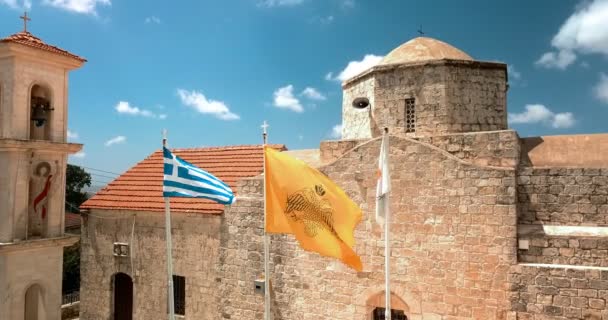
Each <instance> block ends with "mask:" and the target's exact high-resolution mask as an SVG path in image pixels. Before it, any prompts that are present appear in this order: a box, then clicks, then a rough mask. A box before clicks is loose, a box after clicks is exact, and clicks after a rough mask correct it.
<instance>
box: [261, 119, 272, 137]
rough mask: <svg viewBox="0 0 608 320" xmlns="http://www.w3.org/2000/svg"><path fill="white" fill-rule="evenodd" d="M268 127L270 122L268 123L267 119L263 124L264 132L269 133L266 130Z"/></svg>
mask: <svg viewBox="0 0 608 320" xmlns="http://www.w3.org/2000/svg"><path fill="white" fill-rule="evenodd" d="M268 127H270V126H269V125H268V123H266V120H264V124H262V125H261V128H262V129H263V130H264V134H266V133H268V132H266V129H268Z"/></svg>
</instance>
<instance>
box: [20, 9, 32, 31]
mask: <svg viewBox="0 0 608 320" xmlns="http://www.w3.org/2000/svg"><path fill="white" fill-rule="evenodd" d="M19 18H20V19H22V20H23V31H25V32H27V22H28V21H30V20H32V19H30V18H29V17H28V16H27V11H25V12H24V13H23V15H22V16H21V17H19Z"/></svg>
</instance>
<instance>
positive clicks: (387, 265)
mask: <svg viewBox="0 0 608 320" xmlns="http://www.w3.org/2000/svg"><path fill="white" fill-rule="evenodd" d="M382 138H383V139H385V140H384V141H385V143H386V149H387V150H386V157H387V159H386V162H387V163H388V161H389V159H388V157H389V154H390V148H389V144H388V142H389V141H388V140H389V137H388V127H385V128H384V136H383V137H382ZM388 165H390V164H388ZM389 179H390V177H389ZM390 193H391V192H390V190H389V191H388V192H387V193H386V194H385V195H384V196H385V197H386V199H385V206H384V240H385V241H386V243H385V244H384V276H385V280H384V281H385V282H386V288H385V290H384V291H385V294H386V296H385V299H386V306H385V310H384V315H385V316H384V319H386V320H391V318H392V314H391V281H390V279H391V274H390V263H391V261H390V255H391V247H390V216H391V210H390V198H389V197H390Z"/></svg>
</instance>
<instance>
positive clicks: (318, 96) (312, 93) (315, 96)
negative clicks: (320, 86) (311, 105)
mask: <svg viewBox="0 0 608 320" xmlns="http://www.w3.org/2000/svg"><path fill="white" fill-rule="evenodd" d="M300 95H301V96H304V97H306V98H308V99H311V100H319V101H323V100H327V97H325V96H324V95H323V94H322V93H321V92H319V91H318V90H317V89H315V88H313V87H306V89H304V90H303V91H302V93H300Z"/></svg>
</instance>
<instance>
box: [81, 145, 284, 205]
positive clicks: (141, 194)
mask: <svg viewBox="0 0 608 320" xmlns="http://www.w3.org/2000/svg"><path fill="white" fill-rule="evenodd" d="M272 147H273V148H275V149H278V150H286V148H285V146H284V145H272ZM172 152H173V153H175V154H176V155H177V156H179V157H180V158H182V159H184V160H186V161H188V162H190V163H192V164H194V165H195V166H197V167H199V168H202V169H204V170H206V171H208V172H210V173H211V174H213V175H215V176H216V177H218V178H219V179H221V180H222V181H224V182H226V183H227V184H228V185H229V186H230V188H232V190H233V191H235V192H236V183H237V181H238V180H240V179H243V178H249V177H254V176H257V175H259V174H260V173H262V170H263V168H262V167H263V153H262V146H261V145H248V146H228V147H213V148H193V149H172ZM162 181H163V155H162V150H157V151H155V152H154V153H152V154H151V155H150V156H148V157H147V158H146V159H144V160H143V161H141V162H139V163H138V164H136V165H135V166H134V167H132V168H131V169H129V170H127V171H126V172H125V173H123V174H122V175H121V176H119V177H118V178H116V180H114V181H112V182H110V183H109V184H108V185H107V186H106V187H105V188H103V189H101V190H100V191H99V192H97V194H95V195H94V196H93V197H91V198H90V199H89V200H87V201H86V202H85V203H83V204H82V206H80V208H82V209H113V210H114V209H115V210H133V211H155V212H163V211H164V210H165V202H164V198H163V196H162ZM171 211H173V212H196V213H206V214H221V213H223V212H224V206H223V205H221V204H217V203H215V202H213V201H211V200H206V199H191V198H171Z"/></svg>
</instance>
